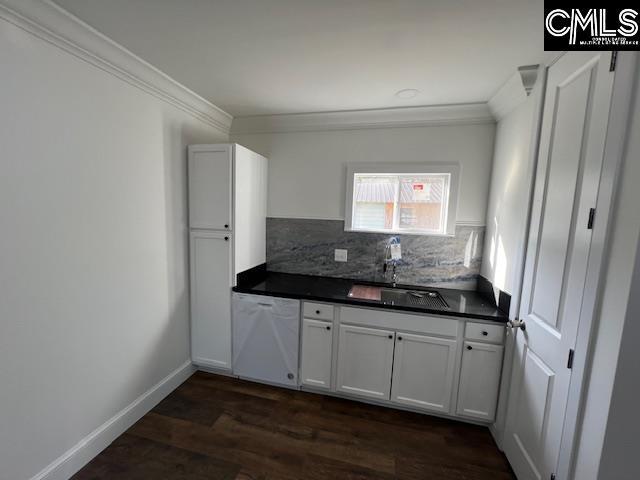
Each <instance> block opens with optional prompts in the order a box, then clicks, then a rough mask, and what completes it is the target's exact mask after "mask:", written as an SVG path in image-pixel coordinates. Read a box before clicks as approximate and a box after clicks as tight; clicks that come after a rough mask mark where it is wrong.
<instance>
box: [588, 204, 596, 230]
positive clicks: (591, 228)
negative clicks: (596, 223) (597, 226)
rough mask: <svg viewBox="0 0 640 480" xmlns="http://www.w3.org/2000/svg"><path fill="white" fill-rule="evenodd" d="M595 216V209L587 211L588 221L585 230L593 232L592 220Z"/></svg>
mask: <svg viewBox="0 0 640 480" xmlns="http://www.w3.org/2000/svg"><path fill="white" fill-rule="evenodd" d="M595 216H596V209H595V208H590V209H589V221H588V222H587V230H593V220H594V218H595Z"/></svg>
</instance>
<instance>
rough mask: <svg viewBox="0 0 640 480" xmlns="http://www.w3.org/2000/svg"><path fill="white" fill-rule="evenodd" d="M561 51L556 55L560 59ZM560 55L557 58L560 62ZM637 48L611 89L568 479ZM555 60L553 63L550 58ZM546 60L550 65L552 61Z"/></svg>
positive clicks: (562, 469)
mask: <svg viewBox="0 0 640 480" xmlns="http://www.w3.org/2000/svg"><path fill="white" fill-rule="evenodd" d="M558 58H559V57H556V59H555V60H557V59H558ZM555 60H554V62H553V63H555ZM637 62H638V52H633V51H628V52H622V51H621V52H618V56H617V61H616V73H615V77H614V80H613V90H612V93H611V104H610V105H611V107H610V109H609V122H608V126H607V133H606V137H605V145H604V152H603V160H602V170H601V172H600V181H599V184H598V195H597V200H596V207H595V208H596V215H595V218H594V225H593V233H592V236H591V247H590V250H589V261H588V263H587V275H586V280H585V288H584V294H583V297H582V306H581V314H580V319H579V324H578V331H577V336H576V344H575V348H574V350H575V354H574V357H573V368H572V370H573V371H572V374H571V380H570V382H569V395H568V398H567V408H566V410H565V418H564V423H563V430H562V439H561V443H560V452H559V459H558V466H557V471H556V478H557V479H558V480H569V479H571V478H572V477H573V473H574V466H575V465H574V460H575V459H574V457H575V450H574V447H575V444H576V439H577V436H578V434H579V432H580V430H581V427H582V420H583V410H584V403H585V399H586V393H587V389H586V388H585V387H586V383H587V381H586V380H587V378H588V374H589V372H590V369H591V363H592V357H593V346H594V345H593V344H594V340H595V331H596V328H595V327H596V326H597V323H598V321H599V315H598V314H599V309H600V302H601V297H602V295H601V286H602V284H603V280H604V273H605V268H604V267H606V262H607V260H608V254H609V248H608V247H609V240H610V238H609V237H610V236H609V226H610V223H611V219H612V217H613V208H614V204H615V190H616V187H617V184H618V180H619V172H620V167H621V164H622V158H623V155H624V151H625V143H626V142H625V141H626V137H627V130H628V119H629V115H630V111H631V101H630V100H631V97H632V95H633V88H634V82H635V76H636V65H637ZM551 64H552V63H551ZM551 64H549V65H547V67H549V66H551Z"/></svg>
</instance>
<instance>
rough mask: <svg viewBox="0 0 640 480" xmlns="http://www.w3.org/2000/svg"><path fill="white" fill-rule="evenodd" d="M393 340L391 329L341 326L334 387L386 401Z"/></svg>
mask: <svg viewBox="0 0 640 480" xmlns="http://www.w3.org/2000/svg"><path fill="white" fill-rule="evenodd" d="M394 339H395V333H394V332H393V331H391V330H380V329H375V328H364V327H353V326H350V325H341V326H340V340H339V342H338V343H339V347H338V372H337V385H336V390H337V391H339V392H343V393H347V394H351V395H357V396H361V397H367V398H375V399H383V400H388V399H389V396H390V391H391V371H392V366H393V346H394Z"/></svg>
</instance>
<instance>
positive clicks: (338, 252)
mask: <svg viewBox="0 0 640 480" xmlns="http://www.w3.org/2000/svg"><path fill="white" fill-rule="evenodd" d="M334 259H335V261H336V262H346V261H347V251H346V250H343V249H341V248H336V249H335V250H334Z"/></svg>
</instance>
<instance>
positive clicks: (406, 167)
mask: <svg viewBox="0 0 640 480" xmlns="http://www.w3.org/2000/svg"><path fill="white" fill-rule="evenodd" d="M460 171H461V166H460V164H458V163H350V164H348V165H347V181H346V194H345V202H344V203H345V209H344V230H345V231H346V232H363V233H367V232H369V233H390V234H394V235H396V234H403V235H433V236H452V235H455V230H456V213H457V211H458V192H459V189H460ZM356 173H358V174H361V173H365V174H366V173H389V174H394V173H398V174H401V175H412V174H414V175H425V174H430V173H448V174H449V175H450V181H449V195H448V198H447V204H446V205H445V212H446V217H447V220H446V225H445V232H444V233H438V232H425V231H420V230H413V231H412V230H363V229H359V228H358V229H354V228H353V185H354V177H355V174H356Z"/></svg>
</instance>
